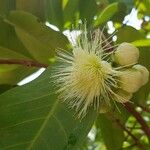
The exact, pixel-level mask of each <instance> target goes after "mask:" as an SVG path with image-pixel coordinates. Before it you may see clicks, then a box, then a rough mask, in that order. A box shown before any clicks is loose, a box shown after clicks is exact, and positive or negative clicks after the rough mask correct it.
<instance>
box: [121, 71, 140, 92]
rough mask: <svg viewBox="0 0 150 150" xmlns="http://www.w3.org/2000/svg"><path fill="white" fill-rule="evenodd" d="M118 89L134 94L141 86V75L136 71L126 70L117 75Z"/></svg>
mask: <svg viewBox="0 0 150 150" xmlns="http://www.w3.org/2000/svg"><path fill="white" fill-rule="evenodd" d="M119 80H120V87H121V88H122V89H123V90H125V91H127V92H129V93H134V92H136V91H138V90H139V88H140V87H141V85H142V74H141V72H139V71H138V70H136V69H128V70H124V71H122V72H120V74H119Z"/></svg>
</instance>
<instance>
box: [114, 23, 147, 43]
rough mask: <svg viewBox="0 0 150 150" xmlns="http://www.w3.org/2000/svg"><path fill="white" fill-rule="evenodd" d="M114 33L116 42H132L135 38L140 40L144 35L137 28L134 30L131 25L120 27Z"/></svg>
mask: <svg viewBox="0 0 150 150" xmlns="http://www.w3.org/2000/svg"><path fill="white" fill-rule="evenodd" d="M116 35H117V43H122V42H133V41H135V40H140V39H143V38H144V37H145V36H144V35H143V34H142V33H141V32H140V31H139V30H136V29H135V28H133V27H131V26H125V27H122V28H120V29H119V30H118V32H117V34H116Z"/></svg>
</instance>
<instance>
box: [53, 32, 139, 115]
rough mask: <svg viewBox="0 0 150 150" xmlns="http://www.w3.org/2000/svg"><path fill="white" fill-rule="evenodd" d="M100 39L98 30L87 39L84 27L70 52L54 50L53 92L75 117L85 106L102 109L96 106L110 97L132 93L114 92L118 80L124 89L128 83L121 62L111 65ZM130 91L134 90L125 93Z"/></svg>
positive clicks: (119, 98)
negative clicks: (66, 104) (56, 52)
mask: <svg viewBox="0 0 150 150" xmlns="http://www.w3.org/2000/svg"><path fill="white" fill-rule="evenodd" d="M104 43H105V42H104V41H103V40H102V39H101V33H100V32H99V31H97V32H95V35H94V38H93V37H91V39H90V40H89V39H88V37H87V31H86V30H84V31H83V33H82V35H80V37H79V39H78V42H77V45H76V46H74V47H73V48H72V49H73V50H72V52H66V51H62V50H61V51H58V55H57V59H58V64H59V65H58V66H57V67H56V68H55V74H54V75H53V78H54V81H55V85H56V87H57V89H58V90H57V92H58V93H59V95H60V96H59V98H60V99H61V100H63V101H65V102H66V103H68V105H69V107H71V108H73V109H75V110H76V113H77V116H78V117H79V118H83V117H84V116H85V115H86V113H87V111H88V108H89V107H93V108H94V109H96V110H97V111H98V112H103V110H105V109H103V110H101V111H100V109H101V108H102V107H103V106H104V105H107V106H110V104H111V101H114V102H115V101H117V102H120V103H124V102H127V101H129V100H130V98H131V97H132V94H128V95H127V97H125V95H124V93H125V92H124V93H123V94H121V93H118V90H117V89H120V88H121V87H120V83H124V84H123V89H125V90H126V91H128V88H127V87H128V86H130V85H128V84H130V83H127V84H126V76H124V75H123V74H122V73H121V72H122V71H121V70H122V67H123V66H122V67H118V68H113V67H112V65H111V62H109V60H110V54H112V52H110V53H108V52H107V53H106V49H105V48H106V47H107V46H106V45H104ZM123 73H124V72H123ZM139 73H140V72H139ZM120 74H121V77H119V75H120ZM131 74H133V73H132V72H131ZM140 74H141V73H140ZM127 75H128V74H127ZM121 86H122V85H121ZM133 89H134V88H133ZM132 92H135V90H133V91H131V92H129V93H132ZM126 93H127V92H126ZM125 98H127V99H125Z"/></svg>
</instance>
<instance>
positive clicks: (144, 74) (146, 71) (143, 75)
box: [133, 65, 149, 85]
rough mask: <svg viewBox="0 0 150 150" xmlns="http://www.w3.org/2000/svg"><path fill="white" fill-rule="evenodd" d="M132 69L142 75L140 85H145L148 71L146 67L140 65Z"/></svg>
mask: <svg viewBox="0 0 150 150" xmlns="http://www.w3.org/2000/svg"><path fill="white" fill-rule="evenodd" d="M133 68H134V69H137V70H138V71H140V72H141V74H142V85H145V84H146V83H147V82H148V80H149V71H148V69H147V68H146V67H144V66H142V65H134V66H133Z"/></svg>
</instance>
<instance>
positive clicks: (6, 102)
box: [0, 67, 96, 150]
mask: <svg viewBox="0 0 150 150" xmlns="http://www.w3.org/2000/svg"><path fill="white" fill-rule="evenodd" d="M51 73H52V71H51V67H49V68H48V69H47V70H46V71H45V72H44V73H43V74H42V75H41V76H40V77H39V78H38V79H36V80H34V81H32V82H30V83H29V84H26V85H24V86H21V87H16V88H13V89H12V90H9V91H7V92H5V93H3V94H1V95H0V149H3V150H4V149H9V150H30V149H39V150H49V149H52V150H61V149H67V150H73V149H74V150H76V149H78V148H79V146H80V145H81V144H82V143H83V141H84V139H85V138H86V136H87V134H88V132H89V130H90V128H91V126H92V124H93V122H94V120H95V117H96V113H95V112H94V111H92V110H91V111H89V113H88V114H87V116H86V117H85V118H84V119H83V120H82V121H81V120H79V119H77V118H76V116H75V115H74V110H73V109H68V106H67V104H66V103H62V102H61V101H60V99H58V98H57V95H56V94H55V88H54V85H53V82H52V78H50V75H51Z"/></svg>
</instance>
